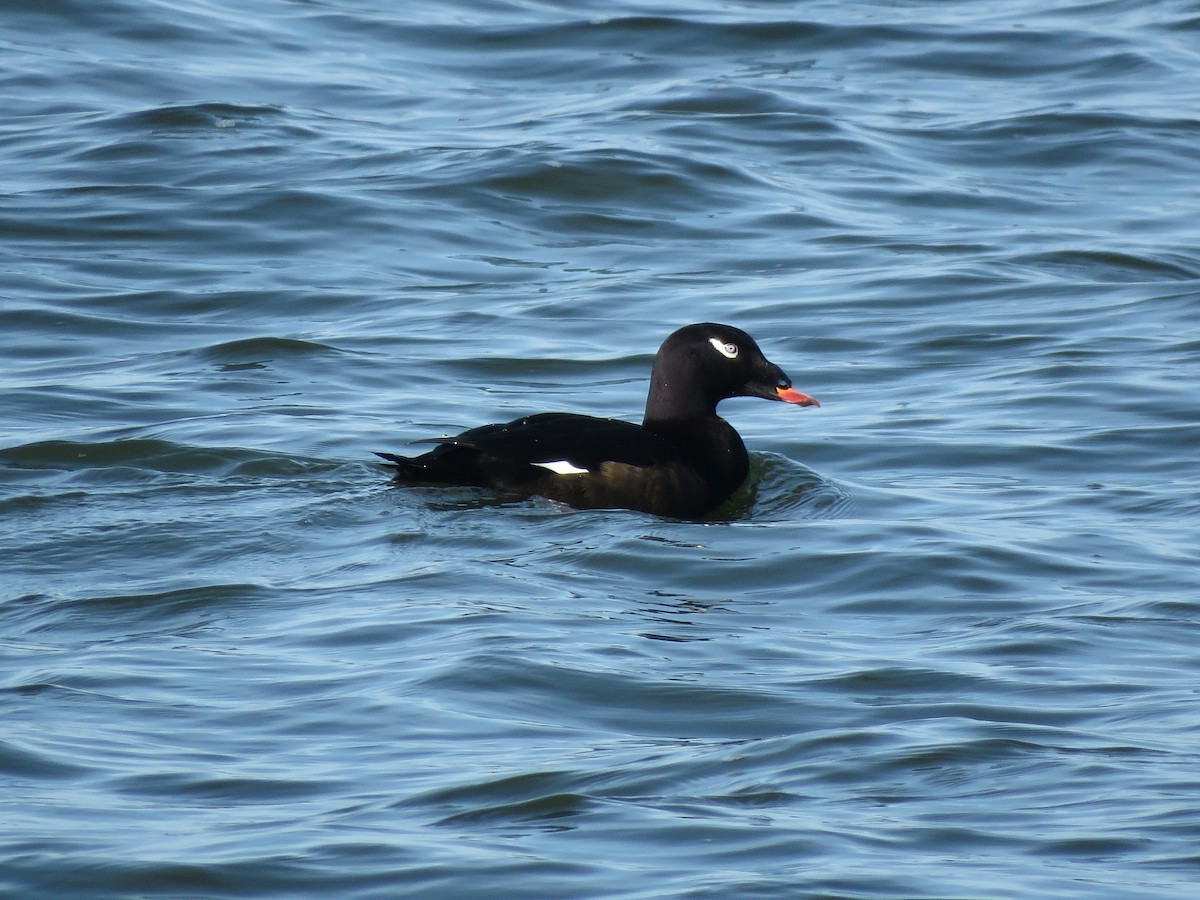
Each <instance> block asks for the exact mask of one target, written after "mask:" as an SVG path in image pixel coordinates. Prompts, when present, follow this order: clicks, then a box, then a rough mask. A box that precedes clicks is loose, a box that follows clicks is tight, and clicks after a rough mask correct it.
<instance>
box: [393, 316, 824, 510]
mask: <svg viewBox="0 0 1200 900" xmlns="http://www.w3.org/2000/svg"><path fill="white" fill-rule="evenodd" d="M732 397H761V398H763V399H766V400H774V401H783V402H784V403H790V404H793V405H796V406H813V407H816V406H820V405H821V404H820V403H818V402H817V401H816V399H814V398H813V397H810V396H808V395H807V394H803V393H801V392H800V391H798V390H796V389H795V388H794V387H792V381H791V379H790V378H788V376H787V375H785V374H784V372H783V370H782V369H781V368H779V366H777V365H775V364H774V363H773V362H771V361H770V360H768V359H767V358H766V356H764V355H763V352H762V350H760V349H759V347H758V344H757V343H755V341H754V339H753V338H752V337H750V335H748V334H747V333H746V332H745V331H742V330H741V329H740V328H735V327H733V326H732V325H721V324H718V323H715V322H701V323H697V324H694V325H687V326H684V327H683V328H680V329H678V330H677V331H674V332H672V333H671V334H670V335H669V336H668V337H667V339H666V340H665V341H663V343H662V346H660V347H659V348H658V353H657V354H655V357H654V363H653V366H652V367H651V371H650V388H649V392H648V393H647V396H646V410H645V414H644V416H643V418H642V423H641V424H640V425H637V424H635V423H633V422H627V421H623V420H620V419H604V418H599V417H596V416H587V415H580V414H577V413H566V412H545V413H538V414H536V415H530V416H525V417H523V418H520V419H514V420H513V421H511V422H504V423H498V424H494V425H482V426H480V427H477V428H472V429H470V430H468V431H464V432H462V433H461V434H459V435H456V436H453V437H441V438H432V439H427V440H425V441H421V442H418V443H434V444H437V446H436V447H434V448H433V449H432V450H430V451H428V452H426V453H423V454H421V455H419V456H401V455H398V454H395V453H383V452H376V455H377V456H379V457H381V458H382V459H383V460H385V465H386V466H387V467H388V468H389V469H390V471H391V474H392V479H393V483H394V484H396V485H446V486H450V485H456V486H469V487H478V488H487V489H490V490H492V491H495V492H498V493H501V494H503V495H509V496H513V497H522V498H524V497H533V496H537V497H544V498H547V499H549V500H552V501H556V502H558V503H562V504H566V505H567V506H570V507H574V508H577V509H628V510H636V511H639V512H644V513H649V514H652V515H656V516H664V517H669V518H675V519H700V518H703V517H704V516H706V515H709V514H711V513H712V512H714V511H715V510H717V509H718V508H719V507H720V506H721V504H723V503H724V502H725V501H726V500H728V499H729V498H730V497H731V496H732V495H733V494H734V493H735V492H736V491H737V489H738V488H739V487H741V485H742V484H743V483H744V482H745V481H746V478H747V477H748V475H749V472H750V459H749V455H748V454H747V452H746V445H745V444H744V443H743V442H742V438H741V436H740V435H739V434H738V433H737V431H736V430H735V429H734V428H733V426H732V425H730V424H729V423H728V422H726V421H725V420H724V419H722V418H721V417H720V416H719V415H717V404H719V403H720V402H721V401H722V400H728V399H730V398H732Z"/></svg>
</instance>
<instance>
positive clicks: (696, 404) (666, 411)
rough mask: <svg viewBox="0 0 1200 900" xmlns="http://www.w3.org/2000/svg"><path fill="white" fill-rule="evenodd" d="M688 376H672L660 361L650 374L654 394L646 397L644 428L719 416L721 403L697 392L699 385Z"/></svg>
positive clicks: (678, 374)
mask: <svg viewBox="0 0 1200 900" xmlns="http://www.w3.org/2000/svg"><path fill="white" fill-rule="evenodd" d="M687 374H688V373H676V374H675V375H673V376H668V375H667V374H666V373H665V372H663V371H662V369H661V367H660V366H659V365H657V362H656V364H655V366H654V370H653V371H652V372H651V373H650V393H649V394H648V395H647V396H646V416H645V418H644V419H643V420H642V424H643V425H649V424H651V423H652V422H669V421H678V420H688V419H707V418H710V417H714V416H716V414H717V404H716V403H714V402H712V401H711V400H708V399H706V398H705V397H704V395H703V394H702V393H701V392H700V391H698V390H696V382H695V381H694V380H693V379H691V378H688V377H687Z"/></svg>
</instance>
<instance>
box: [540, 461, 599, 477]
mask: <svg viewBox="0 0 1200 900" xmlns="http://www.w3.org/2000/svg"><path fill="white" fill-rule="evenodd" d="M534 465H535V466H541V467H542V468H543V469H549V470H550V471H551V472H553V473H554V474H555V475H586V474H587V471H588V470H587V469H581V468H579V467H578V466H573V465H571V464H570V463H569V462H567V461H566V460H565V459H556V460H554V461H553V462H544V463H534Z"/></svg>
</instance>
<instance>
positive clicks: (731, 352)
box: [708, 338, 738, 359]
mask: <svg viewBox="0 0 1200 900" xmlns="http://www.w3.org/2000/svg"><path fill="white" fill-rule="evenodd" d="M708 342H709V343H710V344H712V345H713V346H714V347H716V348H717V352H718V353H720V354H721V355H722V356H724V357H725V358H726V359H736V358H737V355H738V345H737V344H727V343H725V342H724V341H722V340H721V339H720V338H709V339H708Z"/></svg>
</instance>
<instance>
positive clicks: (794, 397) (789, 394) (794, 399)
mask: <svg viewBox="0 0 1200 900" xmlns="http://www.w3.org/2000/svg"><path fill="white" fill-rule="evenodd" d="M775 393H776V394H777V395H778V396H779V399H780V400H782V401H783V402H784V403H795V404H796V405H797V406H820V405H821V404H820V403H818V402H817V398H816V397H810V396H808V394H802V393H800V392H799V391H798V390H796V389H795V388H782V387H781V388H775Z"/></svg>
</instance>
